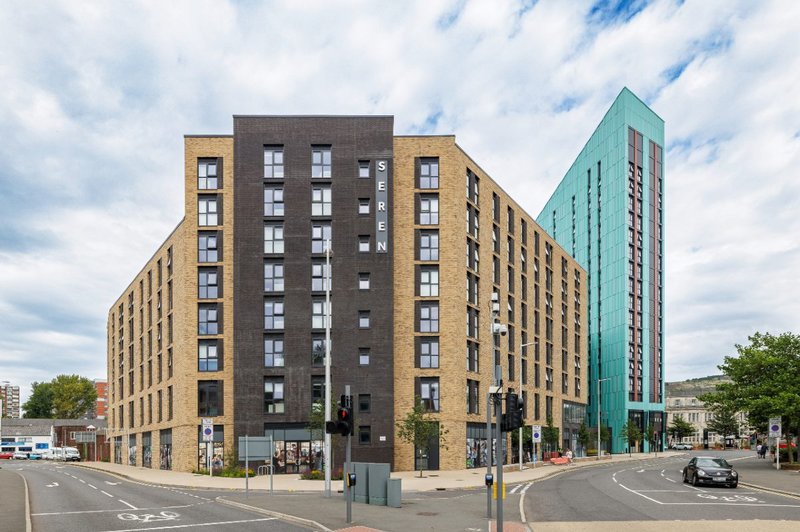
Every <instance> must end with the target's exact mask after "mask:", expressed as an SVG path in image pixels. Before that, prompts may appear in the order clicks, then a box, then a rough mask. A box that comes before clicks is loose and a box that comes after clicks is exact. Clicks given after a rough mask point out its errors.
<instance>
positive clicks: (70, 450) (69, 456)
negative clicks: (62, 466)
mask: <svg viewBox="0 0 800 532" xmlns="http://www.w3.org/2000/svg"><path fill="white" fill-rule="evenodd" d="M64 460H66V461H67V462H80V461H81V453H79V452H78V449H76V448H75V447H64Z"/></svg>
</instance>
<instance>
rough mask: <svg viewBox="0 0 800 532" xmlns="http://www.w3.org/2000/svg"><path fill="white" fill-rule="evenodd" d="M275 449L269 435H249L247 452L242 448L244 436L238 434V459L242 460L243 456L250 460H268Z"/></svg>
mask: <svg viewBox="0 0 800 532" xmlns="http://www.w3.org/2000/svg"><path fill="white" fill-rule="evenodd" d="M274 452H275V450H274V447H273V444H272V437H271V436H249V437H248V441H247V453H245V449H244V436H239V461H240V462H244V459H245V457H247V458H249V459H250V460H270V459H271V458H272V456H273V454H274Z"/></svg>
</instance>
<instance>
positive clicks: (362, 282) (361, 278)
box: [358, 273, 369, 290]
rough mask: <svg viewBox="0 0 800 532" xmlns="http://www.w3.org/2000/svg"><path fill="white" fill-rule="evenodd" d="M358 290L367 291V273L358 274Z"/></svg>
mask: <svg viewBox="0 0 800 532" xmlns="http://www.w3.org/2000/svg"><path fill="white" fill-rule="evenodd" d="M358 289H359V290H369V273H359V274H358Z"/></svg>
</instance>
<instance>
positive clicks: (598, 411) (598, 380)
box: [597, 377, 611, 460]
mask: <svg viewBox="0 0 800 532" xmlns="http://www.w3.org/2000/svg"><path fill="white" fill-rule="evenodd" d="M610 380H611V377H606V378H605V379H601V378H598V379H597V459H598V460H600V383H601V382H603V381H610Z"/></svg>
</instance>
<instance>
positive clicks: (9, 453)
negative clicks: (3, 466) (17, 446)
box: [0, 451, 14, 460]
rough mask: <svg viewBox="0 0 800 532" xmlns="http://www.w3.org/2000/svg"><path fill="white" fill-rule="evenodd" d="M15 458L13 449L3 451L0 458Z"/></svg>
mask: <svg viewBox="0 0 800 532" xmlns="http://www.w3.org/2000/svg"><path fill="white" fill-rule="evenodd" d="M12 458H14V453H13V452H12V451H3V452H2V453H0V460H11V459H12Z"/></svg>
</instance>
